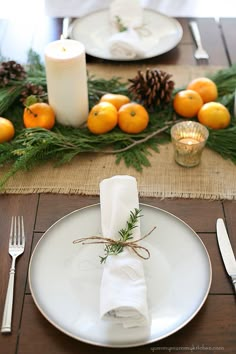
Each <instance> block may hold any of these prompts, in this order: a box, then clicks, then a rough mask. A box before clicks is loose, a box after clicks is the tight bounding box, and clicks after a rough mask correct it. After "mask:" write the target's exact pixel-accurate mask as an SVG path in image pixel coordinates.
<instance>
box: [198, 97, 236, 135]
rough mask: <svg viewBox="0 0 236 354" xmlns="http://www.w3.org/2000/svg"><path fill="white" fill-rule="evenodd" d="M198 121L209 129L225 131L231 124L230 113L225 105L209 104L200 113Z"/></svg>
mask: <svg viewBox="0 0 236 354" xmlns="http://www.w3.org/2000/svg"><path fill="white" fill-rule="evenodd" d="M198 120H199V122H200V123H202V124H203V125H206V126H207V127H209V128H212V129H223V128H226V127H228V125H229V124H230V113H229V111H228V109H227V108H226V107H225V106H224V105H223V104H221V103H219V102H208V103H205V104H204V105H203V106H202V108H201V109H200V111H199V112H198Z"/></svg>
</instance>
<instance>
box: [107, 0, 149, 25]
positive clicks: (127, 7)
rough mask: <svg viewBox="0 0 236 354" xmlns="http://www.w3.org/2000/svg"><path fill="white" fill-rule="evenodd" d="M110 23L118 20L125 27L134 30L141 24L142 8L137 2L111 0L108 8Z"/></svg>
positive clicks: (131, 0)
mask: <svg viewBox="0 0 236 354" xmlns="http://www.w3.org/2000/svg"><path fill="white" fill-rule="evenodd" d="M109 14H110V21H111V22H112V23H113V24H116V23H117V17H119V18H120V20H121V21H122V24H123V25H124V26H125V27H131V28H136V27H140V26H142V24H143V8H142V6H141V4H140V1H139V0H128V1H127V0H113V1H112V2H111V4H110V8H109Z"/></svg>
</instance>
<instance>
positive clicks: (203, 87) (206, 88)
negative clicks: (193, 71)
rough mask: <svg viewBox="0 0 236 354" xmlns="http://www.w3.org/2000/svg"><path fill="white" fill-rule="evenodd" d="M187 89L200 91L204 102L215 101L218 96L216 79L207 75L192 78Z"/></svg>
mask: <svg viewBox="0 0 236 354" xmlns="http://www.w3.org/2000/svg"><path fill="white" fill-rule="evenodd" d="M187 90H193V91H196V92H198V93H199V95H200V96H201V97H202V99H203V102H204V103H206V102H211V101H215V100H216V99H217V97H218V90H217V86H216V84H215V83H214V81H212V80H210V79H208V78H207V77H199V78H197V79H194V80H192V81H191V82H190V83H189V84H188V86H187Z"/></svg>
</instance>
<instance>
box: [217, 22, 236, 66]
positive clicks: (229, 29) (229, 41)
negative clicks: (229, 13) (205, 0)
mask: <svg viewBox="0 0 236 354" xmlns="http://www.w3.org/2000/svg"><path fill="white" fill-rule="evenodd" d="M220 24H221V27H222V32H223V38H224V40H225V44H226V48H227V52H228V55H229V60H230V65H232V64H235V63H236V46H235V31H236V18H221V19H220Z"/></svg>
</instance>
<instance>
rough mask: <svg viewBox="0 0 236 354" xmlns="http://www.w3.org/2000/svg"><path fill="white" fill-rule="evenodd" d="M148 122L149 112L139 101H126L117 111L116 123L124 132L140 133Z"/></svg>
mask: <svg viewBox="0 0 236 354" xmlns="http://www.w3.org/2000/svg"><path fill="white" fill-rule="evenodd" d="M148 122H149V114H148V112H147V111H146V109H145V108H144V107H143V106H142V105H141V104H139V103H135V102H130V103H126V104H124V105H123V106H121V108H120V109H119V111H118V125H119V127H120V129H121V130H122V131H124V132H125V133H130V134H137V133H140V132H141V131H143V130H144V129H145V128H146V127H147V125H148Z"/></svg>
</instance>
